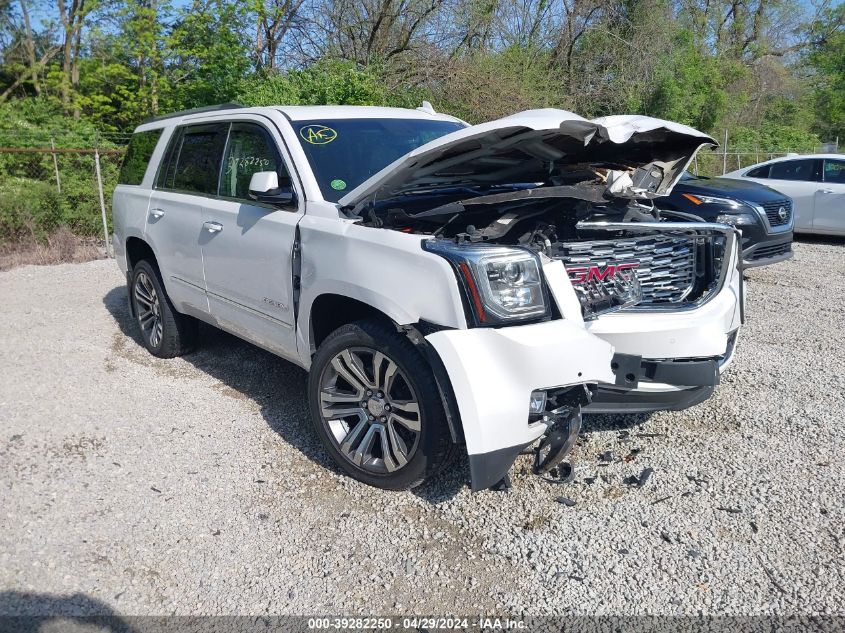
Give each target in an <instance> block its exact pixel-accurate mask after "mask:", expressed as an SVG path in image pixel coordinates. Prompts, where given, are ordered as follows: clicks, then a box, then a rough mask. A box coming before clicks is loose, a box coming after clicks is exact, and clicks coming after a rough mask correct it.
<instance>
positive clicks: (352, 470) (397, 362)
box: [308, 320, 453, 490]
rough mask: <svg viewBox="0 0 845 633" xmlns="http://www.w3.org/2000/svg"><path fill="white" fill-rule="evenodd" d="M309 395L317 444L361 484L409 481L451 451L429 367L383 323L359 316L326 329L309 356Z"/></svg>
mask: <svg viewBox="0 0 845 633" xmlns="http://www.w3.org/2000/svg"><path fill="white" fill-rule="evenodd" d="M308 396H309V398H308V399H309V405H310V408H311V418H312V421H313V423H314V426H315V429H316V431H317V434H318V435H319V437H320V439H321V440H322V441H323V444H324V445H325V446H326V448H327V449H328V451H329V452H330V453H331V455H332V457H333V458H334V459H335V461H336V462H337V463H338V464H339V465H340V466H341V468H343V469H344V470H345V471H346V472H347V473H349V474H350V475H351V476H352V477H354V478H355V479H358V480H359V481H362V482H364V483H366V484H369V485H371V486H376V487H378V488H386V489H390V490H404V489H408V488H413V487H414V486H417V485H419V484H420V483H422V482H423V481H424V480H425V479H426V478H427V477H429V476H431V475H433V474H435V473H436V472H438V471H439V470H440V469H441V468H442V467H443V466H444V465H445V464H446V463H447V462H448V460H449V457H450V456H451V453H452V450H451V449H452V446H453V445H452V442H451V438H450V437H449V430H448V425H447V423H446V415H445V412H444V410H443V403H442V401H441V399H440V395H439V392H438V390H437V384H436V383H435V380H434V374H433V373H432V371H431V368H430V367H429V366H428V364H427V363H426V361H425V360H424V359H423V357H422V356H421V355H420V353H419V352H418V351H417V350H416V349H415V348H414V346H413V344H412V343H411V342H410V341H408V339H407V338H406V337H404V336H402V335H401V334H399V332H397V331H396V330H395V329H394V328H391V327H390V326H389V325H385V324H383V323H381V322H378V321H369V320H368V321H359V322H357V323H352V324H349V325H345V326H343V327H341V328H339V329H337V330H335V331H334V332H333V333H332V334H330V335H329V336H328V337H327V338H326V340H325V341H323V343H322V345H320V348H319V349H318V350H317V353H316V354H315V355H314V359H313V362H312V365H311V372H310V375H309V379H308Z"/></svg>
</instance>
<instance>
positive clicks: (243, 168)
mask: <svg viewBox="0 0 845 633" xmlns="http://www.w3.org/2000/svg"><path fill="white" fill-rule="evenodd" d="M260 171H274V172H276V174H277V175H278V176H279V186H282V187H284V186H286V185H287V186H290V175H289V174H288V172H287V169H286V168H285V165H284V162H283V161H282V159H281V157H280V156H279V152H278V151H277V149H276V144H275V142H274V141H273V138H272V137H271V136H270V134H269V133H268V132H267V131H266V130H265V129H264V128H263V127H261V126H260V125H256V124H255V123H233V124H232V129H231V131H230V133H229V142H228V144H227V145H226V155H225V156H224V157H223V171H222V174H221V178H220V195H221V196H225V197H227V198H237V199H239V200H249V199H250V198H249V182H250V180H251V179H252V175H253V174H255V173H257V172H260Z"/></svg>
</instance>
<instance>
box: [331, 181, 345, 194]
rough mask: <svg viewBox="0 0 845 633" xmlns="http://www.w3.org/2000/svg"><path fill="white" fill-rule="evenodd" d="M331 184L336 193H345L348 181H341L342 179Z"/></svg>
mask: <svg viewBox="0 0 845 633" xmlns="http://www.w3.org/2000/svg"><path fill="white" fill-rule="evenodd" d="M330 184H331V186H332V189H334V190H335V191H343V190H344V189H346V181H345V180H341V179H340V178H337V179H336V180H332V181H331V183H330Z"/></svg>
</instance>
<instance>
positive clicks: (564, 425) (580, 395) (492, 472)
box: [469, 385, 592, 491]
mask: <svg viewBox="0 0 845 633" xmlns="http://www.w3.org/2000/svg"><path fill="white" fill-rule="evenodd" d="M591 398H592V391H590V390H589V389H588V388H587V387H586V386H584V385H578V386H577V387H571V388H565V389H558V390H554V391H552V392H550V396H549V398H548V401H547V402H548V404H547V411H546V412H545V413H544V414H543V415H542V418H541V421H542V424H544V425H546V433H545V434H544V435H543V436H542V437H541V438H540V445H539V446H538V447H537V449H536V450H535V452H534V473H535V474H541V475H542V474H545V473H548V472H549V471H551V470H552V469H553V468H555V467H556V466H557V465H558V464H560V463H561V462H562V461H563V460H564V459H565V458H566V456H567V455H568V454H569V453H570V451H571V450H572V447H573V446H575V442H576V441H577V440H578V433H579V432H580V431H581V407H582V406H583V405H586V404H588V403H589V402H590V399H591ZM531 444H533V442H529V443H528V444H524V445H522V446H513V447H509V448H506V449H500V450H497V451H492V452H490V453H482V454H477V455H470V456H469V470H470V476H471V478H472V489H473V491H477V490H484V489H485V488H491V487H496V486H497V484H499V483H500V482H501V481H502V480H504V479H506V477H507V475H508V471H509V470H510V468H511V466H512V465H513V463H514V461H515V460H516V458H517V457H518V456H519V455H520V453H522V451H523V450H525V449H526V448H527V447H528V446H530V445H531ZM507 487H509V486H507V485H506V486H503V487H499V488H498V489H505V488H507Z"/></svg>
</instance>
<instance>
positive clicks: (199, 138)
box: [157, 123, 229, 195]
mask: <svg viewBox="0 0 845 633" xmlns="http://www.w3.org/2000/svg"><path fill="white" fill-rule="evenodd" d="M228 131H229V124H228V123H212V124H203V125H189V126H186V127H185V128H182V129H181V130H177V131H176V132H175V133H174V137H173V141H171V144H170V147H168V150H167V155H166V157H165V162H163V164H162V170H161V171H160V172H159V179H158V183H157V185H158V186H159V187H163V188H165V189H175V190H177V191H188V192H193V193H204V194H207V195H215V194H216V193H217V178H218V174H219V173H220V162H221V161H222V159H223V148H224V146H225V144H226V134H227V132H228Z"/></svg>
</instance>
